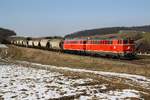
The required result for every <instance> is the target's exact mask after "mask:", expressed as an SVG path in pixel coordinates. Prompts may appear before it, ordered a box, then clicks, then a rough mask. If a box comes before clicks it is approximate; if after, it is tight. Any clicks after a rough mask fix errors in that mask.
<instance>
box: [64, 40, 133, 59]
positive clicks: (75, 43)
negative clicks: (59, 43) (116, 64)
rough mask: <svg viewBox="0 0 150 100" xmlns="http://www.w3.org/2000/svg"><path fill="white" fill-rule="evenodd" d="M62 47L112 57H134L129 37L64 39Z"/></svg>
mask: <svg viewBox="0 0 150 100" xmlns="http://www.w3.org/2000/svg"><path fill="white" fill-rule="evenodd" d="M63 49H64V50H68V51H79V52H88V53H94V54H100V55H104V56H113V57H130V58H131V57H134V56H135V44H134V41H133V40H130V39H120V40H119V39H111V40H82V39H81V40H75V39H74V40H64V41H63Z"/></svg>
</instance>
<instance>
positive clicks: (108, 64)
mask: <svg viewBox="0 0 150 100" xmlns="http://www.w3.org/2000/svg"><path fill="white" fill-rule="evenodd" d="M8 47H9V48H8V49H7V50H1V53H0V56H1V57H3V58H7V59H9V60H23V61H29V62H35V63H41V64H49V65H55V66H58V67H59V66H61V67H72V68H83V69H88V70H96V71H107V72H119V73H130V74H137V75H144V76H148V77H149V76H150V63H149V62H150V59H149V58H141V59H138V60H132V61H127V60H119V59H108V58H96V57H89V56H79V55H71V54H64V53H60V52H52V51H46V50H40V49H33V48H24V47H17V46H8Z"/></svg>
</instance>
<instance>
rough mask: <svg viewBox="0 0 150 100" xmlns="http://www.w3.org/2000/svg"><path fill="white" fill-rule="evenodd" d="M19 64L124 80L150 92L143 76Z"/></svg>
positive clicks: (147, 79)
mask: <svg viewBox="0 0 150 100" xmlns="http://www.w3.org/2000/svg"><path fill="white" fill-rule="evenodd" d="M18 62H20V63H27V64H32V65H36V66H41V67H43V68H52V69H58V70H67V71H73V72H81V73H92V74H96V75H99V76H100V77H106V78H108V79H113V78H122V79H125V80H126V81H125V82H126V83H127V84H130V83H131V85H135V84H136V85H137V86H141V87H142V88H145V89H149V90H150V77H145V76H141V75H132V74H126V73H115V72H104V71H92V70H86V69H75V68H69V67H57V66H51V65H42V64H38V63H30V62H26V61H18Z"/></svg>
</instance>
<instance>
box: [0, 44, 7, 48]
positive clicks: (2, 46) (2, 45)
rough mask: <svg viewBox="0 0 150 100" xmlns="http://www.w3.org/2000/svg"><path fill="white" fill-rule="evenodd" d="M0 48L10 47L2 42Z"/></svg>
mask: <svg viewBox="0 0 150 100" xmlns="http://www.w3.org/2000/svg"><path fill="white" fill-rule="evenodd" d="M0 48H8V47H7V46H6V45H4V44H0Z"/></svg>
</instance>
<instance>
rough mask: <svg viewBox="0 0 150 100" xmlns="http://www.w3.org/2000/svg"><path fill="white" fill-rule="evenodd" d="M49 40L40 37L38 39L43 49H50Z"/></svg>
mask: <svg viewBox="0 0 150 100" xmlns="http://www.w3.org/2000/svg"><path fill="white" fill-rule="evenodd" d="M50 41H51V40H50V39H42V40H41V41H40V46H41V48H43V49H50V48H51V46H50Z"/></svg>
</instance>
